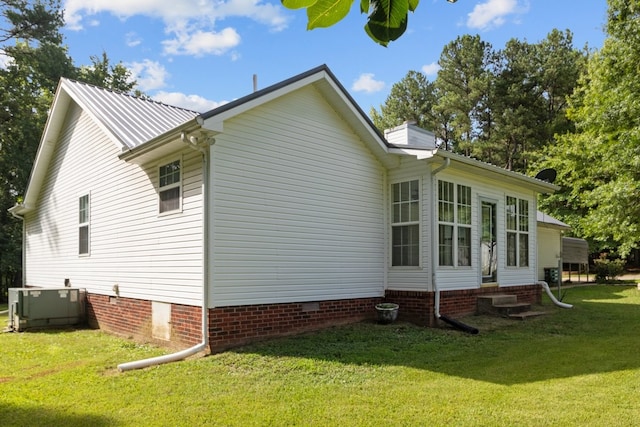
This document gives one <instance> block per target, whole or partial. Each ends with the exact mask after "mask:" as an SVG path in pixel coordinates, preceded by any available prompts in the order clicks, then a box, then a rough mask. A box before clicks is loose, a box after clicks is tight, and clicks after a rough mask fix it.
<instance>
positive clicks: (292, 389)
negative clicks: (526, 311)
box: [0, 285, 640, 427]
mask: <svg viewBox="0 0 640 427" xmlns="http://www.w3.org/2000/svg"><path fill="white" fill-rule="evenodd" d="M566 292H567V293H566V296H565V299H564V301H565V302H568V303H572V304H574V305H575V307H574V308H573V309H571V310H563V309H560V308H556V307H555V306H553V305H552V304H551V303H549V302H548V301H547V300H545V302H544V309H545V310H547V311H548V312H549V314H548V315H547V316H545V317H542V318H537V319H530V320H527V321H524V322H521V321H510V320H506V319H500V318H491V317H485V316H482V317H476V316H472V317H469V318H466V319H464V321H465V322H467V323H469V324H472V325H474V326H476V327H478V328H479V329H480V334H479V335H468V334H464V333H462V332H459V331H455V330H451V329H440V330H436V329H428V328H421V327H416V326H413V325H410V324H405V323H395V324H392V325H377V324H373V323H361V324H356V325H351V326H346V327H339V328H332V329H329V330H326V331H322V332H319V333H314V334H307V335H303V336H298V337H290V338H286V339H278V340H272V341H269V342H265V343H262V344H257V345H253V346H248V347H244V348H241V349H237V350H235V351H229V352H225V353H221V354H216V355H212V356H209V357H197V358H194V359H191V360H188V361H185V362H178V363H173V364H167V365H162V366H157V367H153V368H148V369H145V370H138V371H130V372H126V373H120V372H118V371H117V369H116V365H117V364H118V363H121V362H127V361H131V360H136V359H139V358H146V357H150V356H152V355H158V354H161V353H162V352H163V350H161V349H157V348H154V347H150V346H143V345H138V344H135V343H133V342H130V341H126V340H122V339H119V338H116V337H113V336H110V335H107V334H104V333H101V332H99V331H91V330H81V331H73V330H68V331H55V332H54V331H48V332H37V333H36V332H29V333H5V334H2V335H0V357H1V360H2V365H1V367H0V424H1V425H3V426H156V425H157V426H180V425H184V426H200V425H207V426H209V425H224V426H270V425H272V426H294V425H300V426H333V425H337V426H341V427H342V426H359V425H362V426H373V425H389V426H414V425H415V426H428V425H431V426H445V425H446V426H456V425H459V426H473V425H483V426H515V425H518V426H544V425H553V426H566V425H576V426H577V425H579V426H585V425H590V426H631V425H637V423H638V419H640V402H639V398H640V335H639V334H638V331H639V330H640V291H638V290H637V288H636V286H635V285H634V286H600V285H599V286H589V287H581V288H571V289H567V290H566Z"/></svg>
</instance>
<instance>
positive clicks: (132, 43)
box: [124, 31, 142, 47]
mask: <svg viewBox="0 0 640 427" xmlns="http://www.w3.org/2000/svg"><path fill="white" fill-rule="evenodd" d="M124 38H125V43H126V44H127V46H129V47H136V46H138V45H139V44H140V43H142V39H141V38H140V37H139V36H138V34H137V33H136V32H135V31H130V32H128V33H127V34H125V35H124Z"/></svg>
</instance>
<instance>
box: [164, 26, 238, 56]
mask: <svg viewBox="0 0 640 427" xmlns="http://www.w3.org/2000/svg"><path fill="white" fill-rule="evenodd" d="M162 44H163V46H164V52H165V53H166V54H169V55H192V56H203V55H206V54H214V55H222V54H223V53H225V52H226V51H228V50H229V49H232V48H234V47H236V46H238V45H239V44H240V34H238V33H237V32H236V30H234V29H233V28H230V27H227V28H225V29H224V30H222V31H221V32H219V33H216V32H211V31H206V32H205V31H196V32H194V33H187V32H178V33H177V34H176V38H175V39H173V40H165V41H163V42H162Z"/></svg>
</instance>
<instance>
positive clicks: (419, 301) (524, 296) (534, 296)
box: [385, 284, 542, 327]
mask: <svg viewBox="0 0 640 427" xmlns="http://www.w3.org/2000/svg"><path fill="white" fill-rule="evenodd" d="M491 294H509V295H516V296H517V297H518V302H526V303H529V304H540V302H541V301H542V288H541V287H540V285H537V284H534V285H524V286H509V287H502V288H499V287H487V288H477V289H464V290H456V291H441V292H440V314H444V315H447V316H451V317H454V318H455V317H461V316H467V315H470V314H474V313H475V312H476V304H477V303H476V299H477V297H479V296H481V295H491ZM385 300H386V301H388V302H394V303H396V304H399V305H400V310H399V311H398V319H399V320H405V321H408V322H412V323H416V324H418V325H426V326H431V327H435V326H438V325H437V322H436V319H435V315H434V310H435V308H434V304H435V293H434V292H409V291H394V290H387V292H386V296H385Z"/></svg>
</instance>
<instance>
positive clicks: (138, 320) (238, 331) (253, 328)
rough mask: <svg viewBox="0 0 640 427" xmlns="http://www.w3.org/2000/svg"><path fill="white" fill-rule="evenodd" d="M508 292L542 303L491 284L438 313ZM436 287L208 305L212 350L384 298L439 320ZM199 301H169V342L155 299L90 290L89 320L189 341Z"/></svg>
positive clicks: (340, 316) (367, 308)
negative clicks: (157, 329)
mask: <svg viewBox="0 0 640 427" xmlns="http://www.w3.org/2000/svg"><path fill="white" fill-rule="evenodd" d="M497 293H508V294H512V295H517V297H518V301H520V302H527V303H532V304H539V303H540V302H541V298H542V288H541V287H540V285H528V286H510V287H505V288H498V287H491V288H478V289H466V290H458V291H442V292H441V293H440V313H441V314H444V315H447V316H451V317H454V318H455V317H460V316H465V315H470V314H474V313H475V312H476V298H477V297H478V296H480V295H488V294H497ZM434 295H435V294H434V293H433V292H414V291H395V290H387V292H386V297H385V298H384V299H383V298H360V299H349V300H334V301H317V302H307V303H281V304H258V305H245V306H237V307H217V308H212V309H209V325H208V330H209V348H210V350H211V351H212V352H217V351H222V350H225V349H228V348H231V347H234V346H238V345H242V344H246V343H249V342H253V341H258V340H262V339H267V338H272V337H277V336H284V335H292V334H297V333H301V332H307V331H313V330H318V329H322V328H325V327H328V326H335V325H342V324H347V323H353V322H358V321H362V320H374V319H375V318H376V312H375V309H374V306H375V304H377V303H379V302H382V301H383V300H384V301H387V302H394V303H397V304H399V305H400V310H399V312H398V320H400V321H407V322H411V323H415V324H418V325H425V326H430V327H436V326H438V322H437V321H436V319H435V316H434ZM201 313H202V309H201V307H194V306H187V305H179V304H172V305H171V328H172V329H171V342H170V343H167V342H166V341H165V342H163V341H158V340H153V339H152V334H151V301H144V300H137V299H131V298H119V297H110V296H105V295H97V294H88V295H87V319H88V322H89V325H90V326H93V327H98V328H100V329H104V330H107V331H110V332H113V333H116V334H119V335H125V336H128V337H133V338H136V339H144V340H148V341H154V342H157V343H158V344H164V345H173V346H182V347H184V346H186V345H195V344H198V343H199V342H201V340H202V332H201V322H202V317H201Z"/></svg>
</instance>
